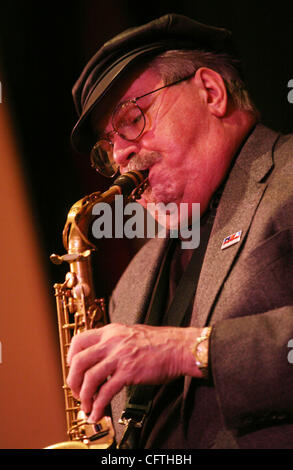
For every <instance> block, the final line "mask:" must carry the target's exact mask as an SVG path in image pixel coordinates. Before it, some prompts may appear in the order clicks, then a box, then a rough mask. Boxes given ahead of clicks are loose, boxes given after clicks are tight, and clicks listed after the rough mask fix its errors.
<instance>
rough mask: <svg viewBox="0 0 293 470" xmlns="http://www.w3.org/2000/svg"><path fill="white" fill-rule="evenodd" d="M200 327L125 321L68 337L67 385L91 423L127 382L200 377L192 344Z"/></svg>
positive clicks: (157, 382) (158, 382)
mask: <svg viewBox="0 0 293 470" xmlns="http://www.w3.org/2000/svg"><path fill="white" fill-rule="evenodd" d="M201 331H202V329H201V328H178V327H168V326H167V327H153V326H147V325H134V326H126V325H121V324H117V323H112V324H109V325H106V326H104V327H102V328H98V329H93V330H88V331H85V332H83V333H81V334H78V335H75V336H74V337H73V339H72V342H71V345H70V348H69V352H68V357H67V361H68V364H69V365H70V370H69V374H68V377H67V384H68V385H69V387H70V388H71V389H72V393H73V395H74V397H75V398H77V399H79V400H80V401H81V406H82V409H83V411H84V412H85V413H87V414H88V413H90V417H89V420H88V421H89V422H96V421H98V420H99V419H101V418H102V417H103V415H104V409H105V407H106V406H107V405H108V404H109V403H110V402H111V400H112V398H113V396H114V395H115V394H117V393H118V392H119V391H120V390H121V389H122V388H123V387H124V386H125V385H134V384H148V385H151V384H152V385H154V384H157V385H159V384H163V383H167V382H169V381H170V380H172V379H174V378H176V377H179V376H181V375H191V376H193V377H201V376H202V375H201V372H200V371H199V369H198V368H197V366H196V364H195V359H194V356H193V354H192V349H193V346H194V343H195V338H196V337H197V336H200V334H201Z"/></svg>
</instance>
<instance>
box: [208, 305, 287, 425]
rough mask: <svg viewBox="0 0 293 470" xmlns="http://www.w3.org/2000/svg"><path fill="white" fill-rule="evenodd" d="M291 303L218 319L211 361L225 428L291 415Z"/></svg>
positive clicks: (212, 339)
mask: <svg viewBox="0 0 293 470" xmlns="http://www.w3.org/2000/svg"><path fill="white" fill-rule="evenodd" d="M292 338H293V307H291V306H285V307H282V308H280V309H275V310H272V311H270V312H266V313H262V314H259V315H251V316H244V317H240V318H231V319H227V320H223V321H220V322H218V323H217V324H215V325H214V328H213V331H212V335H211V344H210V348H211V358H212V359H211V362H212V374H213V380H214V385H215V389H216V393H217V398H218V402H219V405H220V409H221V412H222V415H223V418H224V421H225V424H226V426H227V427H228V429H241V428H245V427H246V426H250V425H252V424H260V425H261V424H264V425H265V423H267V422H278V421H283V420H286V419H288V418H290V417H292V416H293V393H292V391H293V364H292V363H290V362H289V352H290V348H289V347H288V343H289V341H290V339H292Z"/></svg>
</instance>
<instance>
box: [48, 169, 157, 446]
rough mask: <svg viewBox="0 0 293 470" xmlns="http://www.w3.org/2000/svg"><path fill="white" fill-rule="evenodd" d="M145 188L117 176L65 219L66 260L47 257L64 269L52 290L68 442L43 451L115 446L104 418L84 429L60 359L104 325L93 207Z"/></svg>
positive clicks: (134, 178) (138, 177)
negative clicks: (94, 262)
mask: <svg viewBox="0 0 293 470" xmlns="http://www.w3.org/2000/svg"><path fill="white" fill-rule="evenodd" d="M147 184H148V182H147V177H146V172H143V171H130V172H129V173H125V174H124V175H121V176H119V177H118V178H117V179H116V180H115V181H114V184H113V185H112V186H111V187H110V188H109V189H108V190H107V191H105V192H104V193H101V192H95V193H93V194H91V195H89V196H86V197H84V198H83V199H81V200H79V201H78V202H76V203H75V204H74V205H73V206H72V207H71V209H70V211H69V213H68V216H67V221H66V224H65V227H64V230H63V245H64V247H65V250H66V251H67V254H65V255H63V256H58V255H55V254H53V255H51V257H50V259H51V261H52V262H53V263H55V264H61V263H62V262H63V261H66V262H67V263H69V266H70V271H69V272H68V273H67V274H66V277H65V282H64V283H63V284H55V285H54V289H55V296H56V304H57V314H58V328H59V340H60V352H61V361H62V375H63V383H64V385H63V389H64V395H65V410H66V421H67V434H68V437H69V441H65V442H61V443H58V444H54V445H52V446H48V447H47V449H107V448H110V447H114V446H115V433H114V428H113V424H112V420H111V418H110V417H109V416H104V417H103V418H102V419H101V420H100V421H99V422H98V423H96V424H89V423H87V421H86V415H85V414H84V412H83V411H82V410H81V408H80V403H79V402H78V400H76V399H75V398H74V397H73V395H72V393H71V390H70V388H69V387H68V386H67V385H66V378H67V375H68V369H69V368H68V365H67V363H66V357H67V352H68V348H69V345H70V341H71V339H72V337H73V336H74V335H76V334H78V333H80V332H82V331H85V330H87V329H90V328H98V327H101V326H103V325H105V324H106V323H108V320H107V315H106V308H105V301H104V299H96V298H95V293H94V292H95V291H94V283H93V276H92V268H91V253H92V251H93V250H94V249H95V246H94V245H93V244H92V243H91V242H90V241H89V239H88V232H89V227H90V224H91V222H92V221H93V218H94V217H93V215H92V209H93V206H94V205H95V204H97V203H100V202H106V203H112V202H113V201H114V199H115V196H116V195H123V196H124V197H128V198H129V199H131V200H136V199H138V198H139V197H140V195H141V194H142V192H143V191H144V189H145V188H146V186H147ZM71 319H73V321H72V320H71Z"/></svg>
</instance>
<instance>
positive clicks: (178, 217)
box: [92, 196, 200, 249]
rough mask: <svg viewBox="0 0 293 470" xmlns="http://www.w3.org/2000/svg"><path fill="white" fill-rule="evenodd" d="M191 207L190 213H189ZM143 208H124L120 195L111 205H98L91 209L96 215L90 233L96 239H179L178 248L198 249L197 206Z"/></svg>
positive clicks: (170, 204)
mask: <svg viewBox="0 0 293 470" xmlns="http://www.w3.org/2000/svg"><path fill="white" fill-rule="evenodd" d="M190 207H191V213H190V214H188V210H189V208H190ZM113 209H114V213H113ZM146 209H147V211H146V212H145V210H144V209H143V207H142V206H141V205H140V204H138V203H136V202H129V203H128V204H125V205H124V203H123V196H115V203H114V204H113V205H110V204H108V203H106V202H99V203H97V204H96V205H95V206H94V207H93V210H92V214H93V215H94V216H98V217H97V218H96V220H95V221H94V223H93V225H92V234H93V236H94V237H95V238H97V239H101V238H122V237H126V238H130V239H132V238H154V237H156V236H157V237H159V238H166V237H167V236H169V237H170V238H178V237H180V239H181V247H182V248H184V249H186V248H197V247H198V246H199V242H200V204H199V203H192V205H191V206H189V205H188V204H187V203H181V204H179V205H177V204H175V203H173V202H170V203H169V204H166V205H165V204H164V203H156V204H155V203H148V204H147V207H146ZM129 216H130V217H129ZM113 220H114V223H113ZM166 226H168V227H169V228H168V229H167V228H166Z"/></svg>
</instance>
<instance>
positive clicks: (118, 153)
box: [113, 134, 139, 166]
mask: <svg viewBox="0 0 293 470" xmlns="http://www.w3.org/2000/svg"><path fill="white" fill-rule="evenodd" d="M113 143H114V148H113V157H114V160H115V162H116V163H117V165H119V166H125V165H127V163H128V162H129V160H130V159H131V157H132V155H134V154H137V153H138V151H139V145H138V142H135V141H129V140H125V139H123V138H122V137H120V135H117V134H116V135H115V137H114V142H113Z"/></svg>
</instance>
